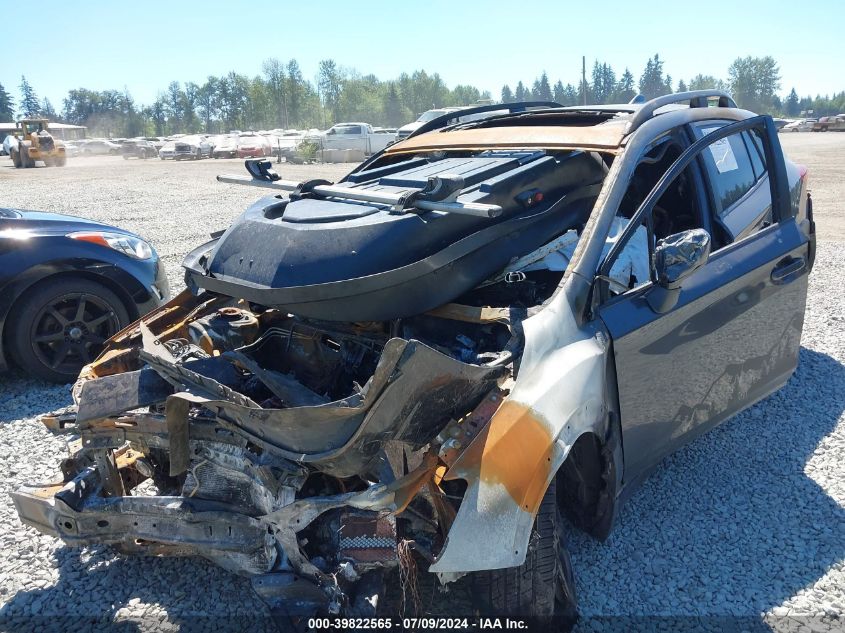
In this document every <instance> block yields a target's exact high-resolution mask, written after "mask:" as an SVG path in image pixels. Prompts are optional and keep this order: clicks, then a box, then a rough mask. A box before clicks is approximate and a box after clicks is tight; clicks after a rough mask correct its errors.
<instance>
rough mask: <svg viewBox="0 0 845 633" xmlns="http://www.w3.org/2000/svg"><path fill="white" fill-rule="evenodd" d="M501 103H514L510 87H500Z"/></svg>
mask: <svg viewBox="0 0 845 633" xmlns="http://www.w3.org/2000/svg"><path fill="white" fill-rule="evenodd" d="M501 101H502V103H513V101H514V97H513V92H511V87H510V86H509V85H507V84H505V85H504V86H502V97H501Z"/></svg>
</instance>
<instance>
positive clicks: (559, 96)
mask: <svg viewBox="0 0 845 633" xmlns="http://www.w3.org/2000/svg"><path fill="white" fill-rule="evenodd" d="M552 97H553V98H554V100H555V101H556V102H557V103H559V104H561V105H563V102H564V101H566V89H565V88H564V87H563V82H562V81H561V80H560V79H558V80H557V83H556V84H555V87H554V89H553V92H552Z"/></svg>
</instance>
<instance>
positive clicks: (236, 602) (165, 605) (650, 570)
mask: <svg viewBox="0 0 845 633" xmlns="http://www.w3.org/2000/svg"><path fill="white" fill-rule="evenodd" d="M783 143H784V146H785V148H786V150H787V152H788V153H789V155H790V156H792V157H793V158H794V159H796V160H798V161H799V162H802V163H804V164H806V165H808V166H809V167H810V169H811V175H812V177H813V180H812V184H813V195H814V198H815V200H816V211H817V216H818V217H817V219H818V223H819V229H820V232H821V238H822V240H823V241H822V242H821V243H820V245H819V251H818V260H817V263H816V267H815V269H814V271H813V275H812V277H811V284H810V295H809V299H808V308H807V320H806V324H805V329H804V337H803V339H802V350H801V362H800V365H799V368H798V371H797V372H796V374H795V376H794V377H793V378H792V379H791V380H790V382H789V384H788V385H787V386H786V387H785V388H784V389H782V390H781V391H779V392H778V393H776V394H775V395H773V396H772V397H770V398H768V399H766V400H764V401H763V402H761V403H759V404H758V405H756V406H755V407H753V408H752V409H750V410H748V411H746V412H744V413H742V414H740V415H738V416H736V417H735V418H733V419H732V420H730V421H728V422H727V423H725V424H724V425H722V426H721V427H719V428H718V429H716V430H714V431H713V432H711V433H709V434H707V435H706V436H704V437H703V438H701V439H699V440H697V441H695V442H693V443H692V444H691V445H690V446H688V447H687V448H686V449H684V450H682V451H680V452H679V453H677V454H676V455H674V456H672V457H670V458H668V459H666V460H665V461H664V462H663V463H662V464H661V465H660V467H659V468H658V469H657V471H656V472H655V473H654V475H652V477H651V478H650V479H649V480H648V481H647V482H646V484H645V485H644V486H643V487H642V488H641V489H640V490H639V491H638V492H637V493H635V495H634V496H633V498H632V499H631V501H630V502H629V503H628V504H627V505H626V506H625V507H624V508H623V510H622V512H621V515H620V517H619V521H618V523H617V525H616V526H615V528H614V531H613V534H612V536H611V537H610V539H609V540H608V541H607V542H605V543H597V542H595V541H592V540H591V539H589V538H587V537H585V536H583V535H582V534H580V533H577V532H575V531H573V532H572V533H571V534H569V545H570V550H571V553H572V558H573V563H574V567H575V573H576V577H577V581H578V592H579V600H580V611H581V614H582V616H584V617H582V620H581V621H580V622H579V624H578V625H577V628H578V629H579V630H584V631H589V630H599V629H607V628H609V627H610V628H616V629H629V630H630V629H633V628H636V629H642V628H653V629H654V630H667V631H670V630H679V629H691V628H696V629H698V628H707V629H710V630H725V629H726V628H730V629H731V630H748V631H757V630H770V629H775V630H785V629H789V630H801V631H805V630H806V631H814V630H843V629H845V510H843V507H845V413H844V412H845V364H843V363H845V284H843V281H842V276H841V271H842V270H845V248H843V247H845V213H843V207H842V205H841V204H840V203H838V201H839V200H842V199H843V197H845V190H843V187H845V185H843V182H845V178H843V164H845V161H843V158H844V157H845V134H843V135H837V134H827V135H819V134H813V135H810V134H802V135H793V136H790V137H787V138H785V139H784V140H783ZM227 163H228V164H227ZM240 164H241V163H240V161H202V162H199V163H184V164H178V165H174V164H173V163H170V162H167V163H165V162H161V161H146V162H135V161H131V162H125V161H122V160H121V159H114V158H100V159H96V158H95V159H78V160H71V161H70V163H69V165H68V167H66V168H65V169H63V170H60V169H39V170H27V171H26V172H22V171H16V170H13V169H11V168H10V163H9V162H8V159H0V188H2V191H3V199H2V200H0V203H2V204H4V205H9V206H19V207H22V208H35V209H44V210H49V211H59V212H66V213H75V214H78V215H84V216H86V217H91V218H95V219H100V220H104V221H107V222H111V223H114V224H119V225H121V226H124V227H126V228H129V229H131V230H134V231H137V232H139V233H141V234H142V235H145V236H146V237H148V238H149V239H150V240H151V241H152V242H153V244H154V245H155V247H156V248H157V249H158V251H159V253H160V254H161V255H162V256H163V258H164V261H165V264H166V265H167V268H168V273H169V277H170V280H171V284H172V285H173V288H174V289H178V288H180V287H181V285H182V282H181V274H180V271H179V262H180V261H181V259H182V257H183V255H184V254H185V253H186V252H187V251H188V250H190V248H192V247H194V246H195V245H197V244H199V243H200V242H201V241H204V240H205V239H207V234H208V233H209V232H211V231H214V230H217V229H220V228H224V227H225V226H227V225H228V224H229V222H231V220H232V219H233V218H234V217H236V215H237V214H238V213H240V212H241V211H242V210H243V208H244V207H245V205H246V204H247V203H249V202H251V201H252V200H254V199H255V197H256V194H255V191H254V190H251V189H249V188H244V187H237V186H234V185H220V184H217V183H214V182H213V176H214V175H216V174H218V173H221V172H224V171H230V172H231V171H235V172H237V171H239V170H240V169H241V167H240ZM350 167H351V166H349V165H328V166H322V167H301V166H299V167H298V166H283V170H282V171H283V175H284V177H285V178H291V179H305V178H327V179H330V180H333V179H337V178H338V177H339V176H340V175H342V174H343V173H345V172H346V171H348V169H349V168H350ZM0 402H2V403H3V405H2V407H0V429H2V439H3V449H2V451H0V473H2V474H3V475H4V476H3V477H2V479H1V480H0V499H4V500H6V501H8V497H7V495H6V493H7V492H9V491H11V490H13V489H15V488H16V487H17V486H19V485H20V484H21V483H23V482H28V483H32V482H48V481H50V480H51V479H52V478H53V477H54V476H55V473H56V471H57V464H58V462H59V459H60V458H61V457H63V456H64V455H66V454H67V447H66V444H65V441H64V440H63V439H60V438H55V437H53V436H51V435H50V434H49V433H48V432H47V431H46V430H45V429H44V428H43V427H42V426H41V425H40V423H39V422H38V421H37V417H38V416H39V415H41V414H43V413H45V412H48V411H52V410H55V409H58V408H60V407H63V406H66V405H67V404H69V403H70V396H69V393H68V387H67V386H52V385H47V384H45V383H41V382H37V381H35V380H32V379H29V378H26V377H23V376H20V375H17V374H14V373H12V374H8V375H6V376H4V377H2V378H0ZM432 591H433V589H432ZM455 594H457V595H455ZM426 595H427V596H430V597H429V598H428V599H427V600H426V601H427V602H428V601H429V600H432V599H434V600H435V602H436V599H435V596H436V594H433V593H430V592H429V591H426ZM451 595H452V597H450V598H448V599H447V601H446V602H443V603H441V604H439V605H436V606H433V608H434V610H435V611H437V612H440V613H444V614H449V613H450V610H451V609H453V608H454V609H457V608H459V606H460V605H462V604H464V603H465V598H466V596H465V594H464V593H463V592H462V589H461V588H458V589H457V591H453V592H452V594H451ZM451 605H455V606H454V607H452V606H451ZM265 614H266V611H265V609H264V606H263V604H262V603H261V602H260V601H259V600H258V599H257V598H256V597H255V596H254V594H253V593H252V591H251V589H250V587H249V585H248V583H247V582H246V581H244V580H243V579H241V578H238V577H237V576H234V575H232V574H229V573H228V572H225V571H223V570H222V569H220V568H218V567H216V566H214V565H212V564H211V563H207V562H205V561H203V560H200V559H159V560H155V561H153V560H148V559H140V558H132V559H129V558H122V557H118V556H115V555H114V554H113V553H112V552H111V551H110V550H108V549H107V548H85V549H72V548H67V547H65V546H63V545H61V544H60V543H59V542H58V541H56V540H54V539H52V538H50V537H45V536H39V535H38V534H37V533H36V532H35V530H32V529H30V528H26V527H23V526H22V525H21V524H20V522H19V521H18V519H17V515H16V513H15V512H14V509H13V507H12V505H11V503H10V502H8V504H7V505H3V506H2V507H0V630H3V629H5V630H43V629H44V628H49V627H50V625H52V627H53V628H54V629H56V630H67V629H74V630H77V629H78V630H86V628H87V629H93V628H96V627H97V622H98V621H99V619H100V618H105V619H106V621H113V622H117V623H118V624H119V626H120V629H121V630H127V631H136V630H143V631H146V630H175V629H176V628H181V629H183V630H186V629H188V630H213V629H214V628H215V627H216V628H219V629H221V630H222V629H226V630H233V629H234V630H265V629H267V630H269V623H268V622H267V621H266V620H265V619H264V615H265ZM32 616H35V617H32ZM690 616H698V619H695V618H690ZM719 618H722V619H719ZM724 618H728V619H724ZM802 627H805V628H802Z"/></svg>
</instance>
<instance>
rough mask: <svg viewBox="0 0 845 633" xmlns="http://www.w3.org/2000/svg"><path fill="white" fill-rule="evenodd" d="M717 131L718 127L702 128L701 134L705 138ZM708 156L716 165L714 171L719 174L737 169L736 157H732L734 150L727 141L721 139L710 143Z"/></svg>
mask: <svg viewBox="0 0 845 633" xmlns="http://www.w3.org/2000/svg"><path fill="white" fill-rule="evenodd" d="M718 129H719V128H718V127H706V128H702V129H701V134H702V135H703V136H707V135H708V134H710V132H713V131H714V130H718ZM710 154H711V155H712V156H713V162H715V163H716V169H718V170H719V173H720V174H724V173H725V172H728V171H734V170H735V169H739V165H737V164H736V156H735V155H734V150H733V148H732V147H731V143H730V141H729V140H728V139H726V138H723V139H720V140H718V141H716V142H715V143H711V144H710Z"/></svg>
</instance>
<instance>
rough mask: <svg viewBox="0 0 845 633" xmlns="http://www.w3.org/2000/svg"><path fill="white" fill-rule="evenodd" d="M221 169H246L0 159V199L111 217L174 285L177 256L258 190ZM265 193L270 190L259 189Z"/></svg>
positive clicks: (321, 171)
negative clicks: (22, 163) (229, 180)
mask: <svg viewBox="0 0 845 633" xmlns="http://www.w3.org/2000/svg"><path fill="white" fill-rule="evenodd" d="M354 166H355V165H340V164H338V165H308V166H301V165H282V167H281V172H282V174H283V177H284V178H285V179H290V180H309V179H312V178H325V179H327V180H332V181H334V180H337V179H339V178H341V177H342V176H343V175H345V174H346V173H347V172H349V171H350V170H351V169H352V168H353V167H354ZM222 173H236V174H239V175H245V174H246V171H245V170H244V167H243V161H242V160H238V159H233V160H228V159H223V160H208V159H206V160H202V161H196V162H194V161H179V162H174V161H169V160H168V161H163V160H155V159H151V160H135V159H131V160H123V159H122V158H120V157H117V156H98V157H92V158H81V157H75V158H70V159H68V164H67V166H66V167H64V168H57V167H50V168H46V167H41V168H36V169H15V168H14V167H13V166H12V162H11V160H9V158H7V157H3V158H0V192H2V194H0V205H2V206H10V207H18V208H21V209H36V210H39V211H54V212H57V213H70V214H73V215H79V216H82V217H85V218H90V219H93V220H99V221H101V222H106V223H108V224H114V225H117V226H120V227H123V228H125V229H128V230H130V231H134V232H136V233H138V234H139V235H142V236H144V237H145V238H146V239H148V240H149V241H150V242H151V243H152V244H153V246H155V248H156V250H157V251H158V253H159V255H160V256H161V257H162V259H163V261H164V263H165V266H166V267H167V272H168V276H169V278H170V284H171V288H173V289H174V290H178V289H179V288H181V286H182V272H181V263H182V259H183V257H184V256H185V254H186V253H187V252H188V251H190V250H191V249H192V248H194V247H196V246H199V245H200V244H202V243H203V242H206V241H208V239H209V233H212V232H214V231H217V230H220V229H225V228H226V227H228V226H229V224H230V223H231V222H232V220H234V219H235V218H236V217H237V216H238V215H239V214H240V213H241V212H242V211H243V210H244V209H246V207H247V206H248V205H249V204H250V203H252V202H254V201H255V200H256V199H258V198H259V197H260V196H261V195H263V193H262V190H260V189H255V188H254V187H244V186H241V185H228V184H221V183H218V182H217V181H216V180H215V178H216V177H217V175H218V174H222ZM264 193H270V192H269V191H268V192H264Z"/></svg>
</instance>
